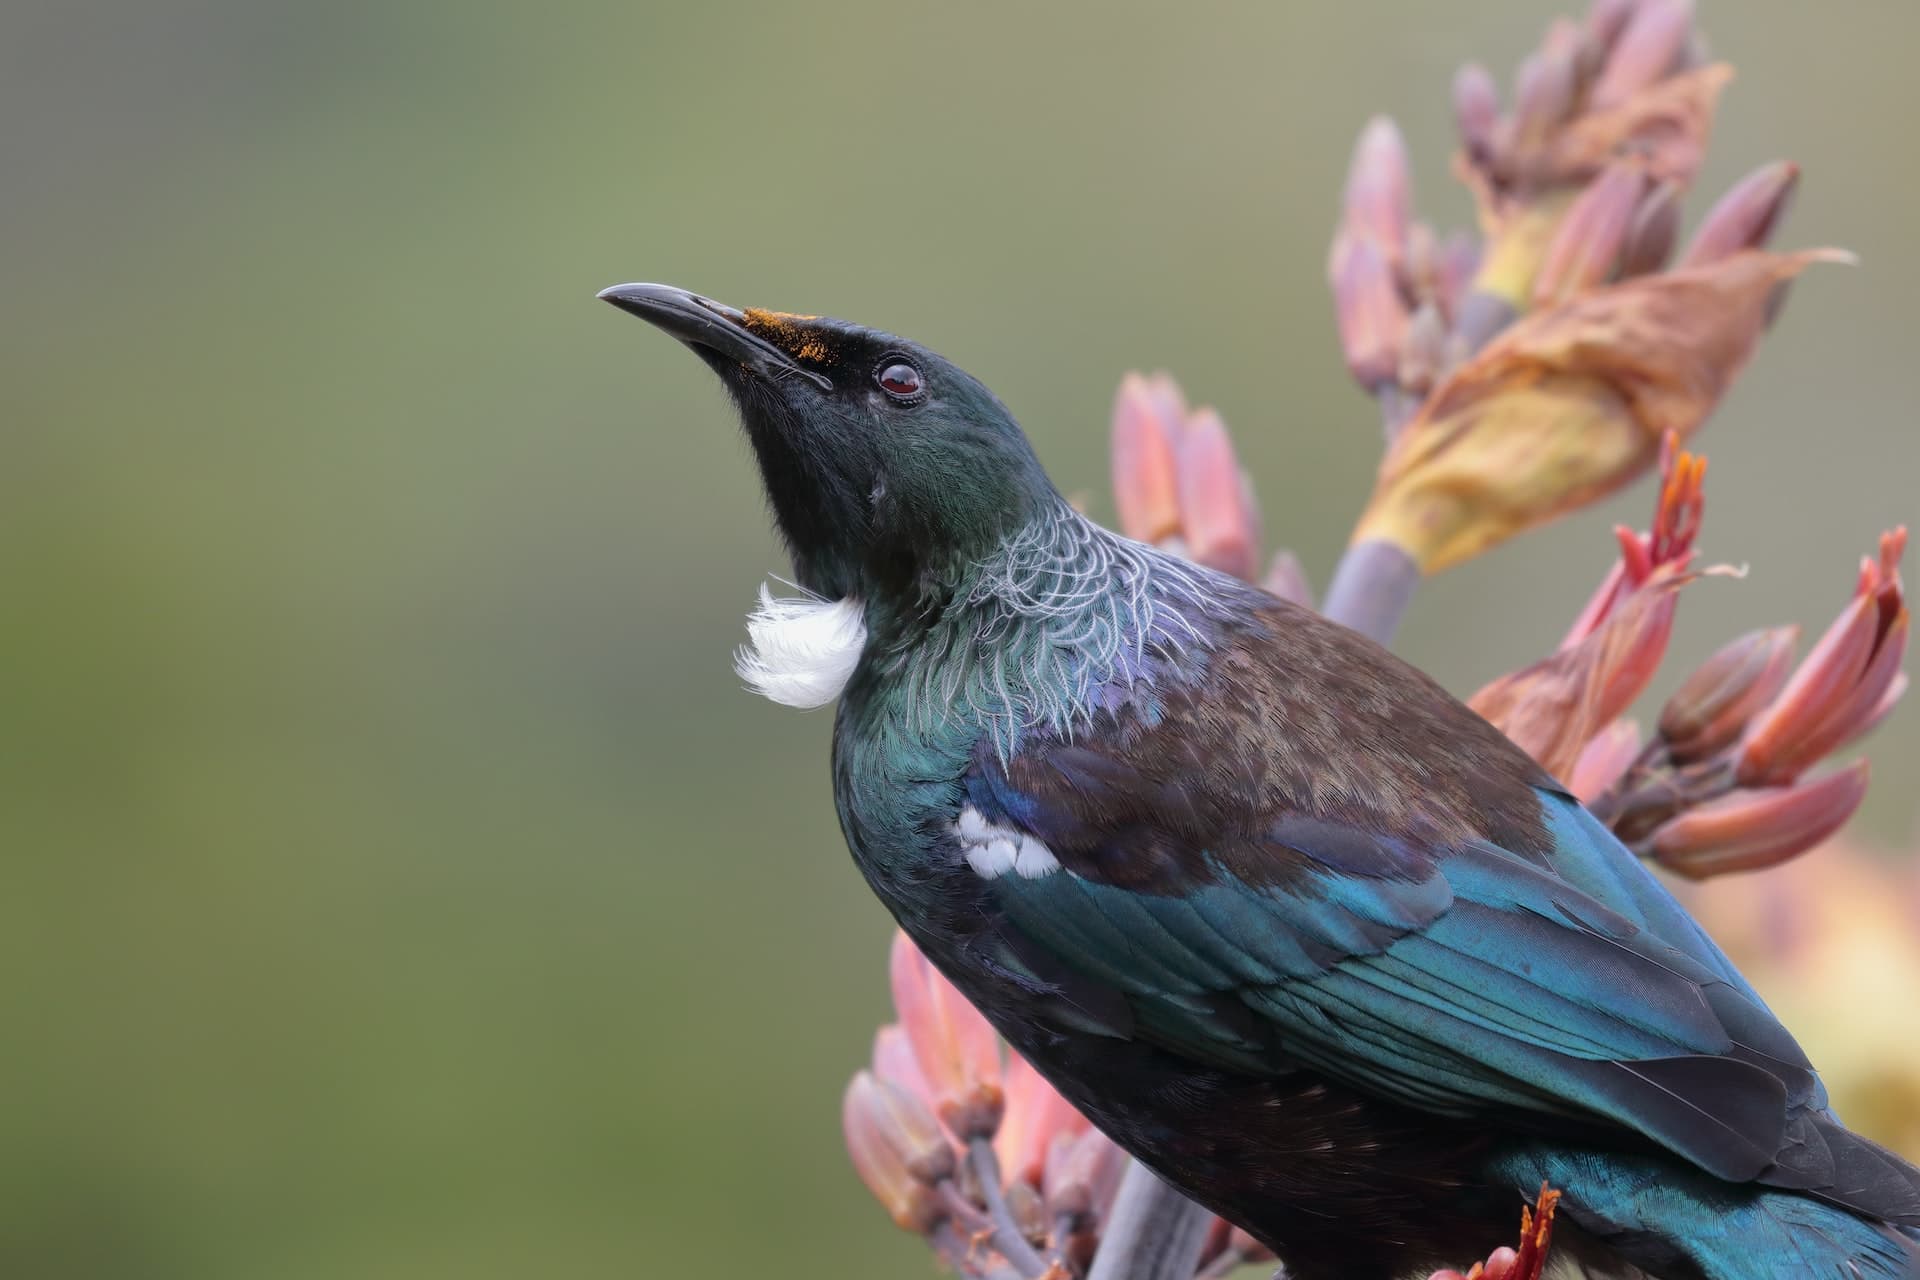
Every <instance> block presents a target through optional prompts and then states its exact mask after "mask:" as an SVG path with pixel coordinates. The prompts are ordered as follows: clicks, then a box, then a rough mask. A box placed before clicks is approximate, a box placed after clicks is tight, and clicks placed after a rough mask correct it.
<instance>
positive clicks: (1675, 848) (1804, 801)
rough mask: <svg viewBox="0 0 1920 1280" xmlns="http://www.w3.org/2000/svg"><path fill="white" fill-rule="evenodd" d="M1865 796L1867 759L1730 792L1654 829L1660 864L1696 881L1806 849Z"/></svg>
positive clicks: (1830, 831) (1780, 859)
mask: <svg viewBox="0 0 1920 1280" xmlns="http://www.w3.org/2000/svg"><path fill="white" fill-rule="evenodd" d="M1866 794H1867V762H1866V761H1865V760H1856V761H1854V762H1853V763H1852V764H1850V765H1848V766H1847V767H1846V768H1844V769H1841V770H1839V771H1838V772H1836V773H1830V774H1828V775H1827V776H1826V777H1824V778H1818V779H1815V780H1814V781H1812V782H1803V783H1800V784H1799V785H1797V786H1791V787H1766V788H1761V789H1756V790H1737V791H1730V792H1728V793H1727V794H1726V795H1724V796H1721V797H1719V798H1718V799H1715V800H1709V801H1707V802H1706V803H1705V804H1702V805H1698V806H1696V807H1694V808H1692V809H1688V810H1687V811H1686V812H1684V813H1682V814H1680V815H1679V816H1678V817H1676V818H1674V819H1673V820H1671V821H1670V822H1668V823H1667V824H1666V825H1665V826H1662V827H1661V828H1660V829H1659V830H1657V831H1655V832H1654V834H1653V841H1652V851H1653V856H1654V858H1655V859H1656V860H1658V861H1659V863H1660V865H1661V866H1663V867H1667V868H1668V869H1670V870H1673V871H1677V872H1679V873H1680V874H1681V875H1683V876H1687V877H1689V878H1691V879H1695V880H1704V879H1706V878H1707V877H1709V876H1717V875H1724V874H1725V873H1727V872H1729V871H1754V870H1758V869H1759V868H1761V867H1770V866H1773V865H1774V864H1776V863H1780V862H1785V861H1786V860H1787V859H1788V858H1791V857H1793V856H1794V855H1796V854H1800V853H1805V852H1806V851H1807V850H1808V849H1811V848H1813V847H1814V846H1815V845H1817V844H1819V843H1820V842H1821V841H1823V840H1825V839H1826V838H1827V837H1828V836H1830V835H1832V834H1833V833H1834V832H1836V831H1838V830H1839V829H1840V828H1841V827H1843V826H1845V825H1846V823H1847V819H1849V818H1851V817H1852V816H1853V814H1854V810H1856V809H1858V808H1859V807H1860V801H1861V800H1863V799H1865V797H1866Z"/></svg>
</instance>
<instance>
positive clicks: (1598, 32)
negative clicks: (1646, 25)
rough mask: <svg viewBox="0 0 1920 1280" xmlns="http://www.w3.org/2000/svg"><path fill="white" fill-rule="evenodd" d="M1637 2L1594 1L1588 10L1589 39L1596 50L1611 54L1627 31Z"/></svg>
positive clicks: (1622, 0)
mask: <svg viewBox="0 0 1920 1280" xmlns="http://www.w3.org/2000/svg"><path fill="white" fill-rule="evenodd" d="M1637 7H1638V5H1637V0H1593V4H1592V6H1591V7H1590V8H1588V10H1587V23H1586V32H1587V39H1588V41H1590V42H1591V43H1592V44H1593V45H1594V46H1595V47H1596V48H1599V49H1600V50H1602V51H1604V52H1611V51H1612V49H1613V43H1614V41H1616V40H1618V39H1619V38H1620V35H1621V33H1622V32H1624V31H1625V30H1626V29H1627V23H1628V22H1629V21H1630V20H1631V19H1632V18H1633V13H1634V10H1635V8H1637Z"/></svg>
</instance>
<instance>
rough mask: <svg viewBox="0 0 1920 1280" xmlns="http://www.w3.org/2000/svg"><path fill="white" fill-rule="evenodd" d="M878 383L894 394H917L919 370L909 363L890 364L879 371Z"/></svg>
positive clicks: (918, 390) (918, 389)
mask: <svg viewBox="0 0 1920 1280" xmlns="http://www.w3.org/2000/svg"><path fill="white" fill-rule="evenodd" d="M880 385H881V386H882V387H885V388H886V389H887V391H888V392H890V393H891V394H893V395H896V396H911V395H918V394H919V392H920V371H919V370H918V369H916V368H914V367H913V366H912V365H910V364H890V365H888V366H887V367H886V368H884V369H882V370H881V371H880Z"/></svg>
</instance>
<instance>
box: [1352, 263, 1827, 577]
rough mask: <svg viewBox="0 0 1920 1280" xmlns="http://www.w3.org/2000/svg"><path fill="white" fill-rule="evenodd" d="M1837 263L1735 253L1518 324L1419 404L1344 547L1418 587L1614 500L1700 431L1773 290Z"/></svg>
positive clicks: (1753, 336) (1601, 292)
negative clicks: (1407, 572) (1665, 445)
mask: <svg viewBox="0 0 1920 1280" xmlns="http://www.w3.org/2000/svg"><path fill="white" fill-rule="evenodd" d="M1832 256H1833V255H1831V254H1829V253H1825V252H1821V251H1812V252H1806V253H1799V254H1790V255H1781V254H1769V253H1762V252H1757V251H1749V252H1745V253H1738V254H1735V255H1733V256H1732V257H1730V258H1725V259H1722V260H1720V261H1719V262H1714V263H1709V264H1707V265H1705V266H1701V267H1694V268H1690V269H1688V270H1685V271H1675V272H1670V273H1667V274H1663V275H1658V276H1643V277H1639V278H1636V279H1633V280H1626V281H1622V282H1621V283H1619V284H1615V285H1610V286H1607V287H1605V288H1601V289H1596V290H1594V291H1592V292H1590V293H1587V294H1584V295H1582V296H1580V297H1577V298H1575V299H1573V300H1571V301H1570V302H1567V303H1565V304H1563V305H1561V306H1558V307H1554V308H1551V309H1549V310H1546V311H1541V312H1536V313H1534V314H1533V315H1530V316H1527V317H1525V318H1523V319H1522V320H1521V321H1519V322H1518V323H1517V324H1515V325H1514V326H1513V327H1512V328H1510V329H1509V330H1507V332H1505V333H1504V334H1502V335H1501V336H1500V337H1499V338H1497V339H1496V340H1495V341H1494V342H1493V343H1491V344H1490V345H1489V346H1487V347H1486V348H1485V349H1484V350H1483V351H1481V352H1480V354H1479V355H1477V356H1475V357H1474V358H1472V359H1471V360H1469V361H1467V362H1466V363H1465V364H1463V365H1461V366H1460V367H1459V368H1457V369H1455V370H1454V371H1453V373H1452V374H1450V375H1449V376H1448V377H1447V378H1446V380H1445V381H1443V382H1442V383H1441V384H1440V385H1439V386H1438V387H1436V388H1435V389H1434V391H1433V394H1432V395H1431V396H1429V397H1428V398H1427V401H1426V403H1425V404H1423V405H1422V406H1421V408H1420V411H1419V412H1418V413H1417V414H1416V415H1415V416H1414V418H1413V420H1412V421H1410V422H1409V423H1408V424H1407V426H1406V427H1405V429H1404V430H1402V431H1401V433H1400V434H1399V436H1398V437H1397V438H1396V439H1395V440H1394V443H1393V445H1392V447H1391V448H1390V449H1389V450H1388V451H1387V454H1386V456H1385V458H1383V459H1382V461H1381V465H1380V473H1379V477H1378V479H1377V481H1376V483H1375V486H1374V491H1373V496H1372V498H1371V499H1370V501H1369V502H1368V504H1367V508H1366V510H1365V512H1363V513H1362V516H1361V519H1360V522H1359V525H1358V526H1357V527H1356V529H1355V531H1354V536H1353V541H1355V542H1363V541H1367V540H1369V539H1380V540H1384V541H1387V542H1390V543H1392V544H1394V545H1395V546H1398V547H1399V548H1400V549H1401V550H1403V551H1405V552H1406V554H1407V555H1408V556H1409V557H1410V558H1411V559H1412V560H1413V561H1414V563H1415V564H1417V565H1419V566H1420V567H1421V569H1422V570H1423V571H1425V572H1427V573H1433V572H1437V571H1438V570H1441V569H1444V568H1447V567H1448V566H1450V565H1454V564H1458V563H1460V562H1461V561H1463V560H1467V559H1470V558H1472V557H1473V556H1475V555H1478V554H1479V553H1481V552H1482V551H1485V550H1487V549H1488V548H1489V547H1492V546H1495V545H1496V544H1498V543H1500V542H1502V541H1505V540H1506V539H1507V538H1509V537H1511V536H1513V535H1514V534H1516V533H1519V532H1521V531H1522V530H1524V529H1528V528H1531V527H1532V526H1534V525H1538V524H1541V523H1544V522H1546V521H1548V520H1552V519H1554V518H1556V517H1558V516H1561V515H1564V514H1566V513H1567V512H1569V511H1573V510H1576V509H1578V508H1580V507H1582V506H1585V505H1586V504H1588V503H1590V502H1592V501H1594V500H1595V499H1597V498H1600V497H1602V496H1604V495H1606V494H1608V493H1611V492H1613V491H1614V490H1615V489H1618V488H1619V487H1621V486H1622V485H1624V484H1626V483H1627V482H1629V481H1630V480H1632V479H1634V478H1635V477H1636V476H1638V475H1639V474H1640V473H1641V472H1643V471H1645V470H1646V469H1647V468H1648V467H1650V466H1651V465H1652V464H1653V462H1654V461H1655V459H1656V458H1657V457H1658V455H1659V449H1660V440H1661V439H1662V437H1663V436H1665V435H1666V433H1668V432H1675V433H1677V434H1678V435H1679V436H1680V438H1681V439H1682V440H1684V439H1686V438H1687V437H1688V436H1690V435H1691V434H1692V433H1693V431H1694V430H1695V429H1697V428H1698V427H1699V426H1700V424H1701V423H1702V422H1703V421H1705V419H1706V417H1707V415H1708V413H1709V412H1711V411H1712V409H1713V407H1714V405H1715V404H1716V403H1718V401H1719V399H1720V397H1721V395H1722V394H1724V393H1725V391H1726V389H1727V387H1728V386H1729V385H1730V384H1731V383H1732V381H1733V378H1734V376H1735V375H1736V374H1737V373H1738V372H1739V371H1740V369H1741V368H1742V367H1743V366H1744V365H1745V364H1746V362H1747V360H1748V358H1749V357H1750V356H1751V355H1752V352H1753V349H1754V347H1755V345H1756V344H1757V343H1758V341H1759V337H1760V333H1761V330H1762V329H1763V327H1764V325H1765V321H1766V309H1767V301H1768V298H1769V296H1770V295H1771V294H1772V292H1773V290H1774V288H1775V286H1777V285H1778V284H1780V283H1781V282H1782V281H1784V280H1787V279H1790V278H1791V277H1792V276H1794V275H1795V274H1797V273H1798V272H1800V271H1801V270H1802V269H1804V268H1805V267H1806V266H1807V264H1809V263H1811V262H1814V261H1819V260H1822V259H1830V258H1831V257H1832Z"/></svg>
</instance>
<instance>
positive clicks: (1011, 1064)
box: [993, 1053, 1091, 1187]
mask: <svg viewBox="0 0 1920 1280" xmlns="http://www.w3.org/2000/svg"><path fill="white" fill-rule="evenodd" d="M1006 1094H1007V1111H1006V1116H1005V1118H1003V1119H1002V1120H1001V1121H1000V1132H999V1133H998V1134H996V1135H994V1139H993V1151H994V1154H995V1155H996V1156H998V1157H999V1160H1000V1172H1001V1174H1002V1175H1003V1176H1004V1179H1005V1180H1006V1181H1007V1182H1009V1183H1012V1182H1029V1183H1032V1184H1033V1185H1034V1186H1036V1187H1037V1186H1039V1185H1040V1182H1041V1177H1042V1175H1043V1174H1044V1173H1045V1171H1046V1163H1047V1152H1048V1150H1049V1149H1051V1148H1052V1146H1053V1141H1054V1139H1055V1138H1058V1137H1061V1136H1063V1135H1064V1136H1065V1137H1068V1138H1075V1137H1078V1136H1079V1135H1080V1134H1082V1133H1084V1132H1085V1131H1086V1130H1087V1129H1088V1128H1089V1127H1091V1126H1090V1124H1089V1122H1088V1120H1087V1118H1086V1117H1085V1116H1083V1115H1081V1114H1080V1113H1079V1112H1078V1111H1076V1110H1074V1106H1073V1104H1072V1103H1071V1102H1068V1101H1067V1100H1066V1099H1065V1098H1063V1097H1061V1096H1060V1093H1059V1091H1058V1090H1057V1089H1055V1088H1054V1087H1053V1086H1052V1085H1051V1084H1048V1083H1047V1079H1046V1077H1045V1076H1043V1075H1041V1074H1040V1073H1039V1072H1038V1071H1035V1070H1034V1069H1033V1065H1032V1064H1031V1063H1029V1062H1028V1061H1027V1060H1026V1059H1025V1058H1023V1057H1021V1056H1020V1055H1019V1054H1017V1053H1009V1054H1008V1055H1007V1074H1006Z"/></svg>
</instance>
